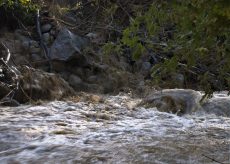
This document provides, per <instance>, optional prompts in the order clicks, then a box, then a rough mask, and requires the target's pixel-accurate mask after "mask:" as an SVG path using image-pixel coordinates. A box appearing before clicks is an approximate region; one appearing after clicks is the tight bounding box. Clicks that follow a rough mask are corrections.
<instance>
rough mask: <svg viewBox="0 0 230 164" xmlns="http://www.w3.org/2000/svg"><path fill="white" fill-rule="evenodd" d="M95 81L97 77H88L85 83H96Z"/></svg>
mask: <svg viewBox="0 0 230 164" xmlns="http://www.w3.org/2000/svg"><path fill="white" fill-rule="evenodd" d="M97 79H98V77H97V76H95V75H92V76H90V77H89V78H88V79H87V81H88V82H89V83H96V82H97Z"/></svg>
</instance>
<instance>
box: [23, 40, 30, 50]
mask: <svg viewBox="0 0 230 164" xmlns="http://www.w3.org/2000/svg"><path fill="white" fill-rule="evenodd" d="M22 47H23V48H24V49H25V50H29V48H30V41H28V40H27V41H24V42H22Z"/></svg>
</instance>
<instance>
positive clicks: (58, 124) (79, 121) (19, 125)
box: [0, 95, 230, 164]
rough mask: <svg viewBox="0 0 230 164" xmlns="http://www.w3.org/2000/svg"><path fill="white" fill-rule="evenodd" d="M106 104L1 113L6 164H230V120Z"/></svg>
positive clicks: (121, 100)
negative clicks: (180, 115)
mask: <svg viewBox="0 0 230 164" xmlns="http://www.w3.org/2000/svg"><path fill="white" fill-rule="evenodd" d="M138 101H139V100H138V99H132V98H130V97H129V96H127V95H118V96H108V97H107V98H106V100H105V101H104V102H101V103H90V102H78V103H73V102H62V101H54V102H50V103H47V104H44V105H40V106H20V107H16V108H10V107H4V108H0V132H1V133H0V163H1V164H8V163H9V164H11V163H22V164H24V163H28V164H30V163H36V164H43V163H46V164H58V163H68V164H74V163H118V164H120V163H125V164H126V163H138V164H141V163H156V164H158V163H159V164H167V163H180V164H194V163H209V164H211V163H215V161H218V162H221V163H226V164H227V163H230V118H228V117H225V116H217V115H215V114H212V113H209V114H207V113H206V114H201V113H194V114H191V115H185V116H183V117H179V116H176V115H174V114H170V113H164V112H158V111H157V110H156V108H144V107H136V108H130V104H134V105H135V103H137V102H138Z"/></svg>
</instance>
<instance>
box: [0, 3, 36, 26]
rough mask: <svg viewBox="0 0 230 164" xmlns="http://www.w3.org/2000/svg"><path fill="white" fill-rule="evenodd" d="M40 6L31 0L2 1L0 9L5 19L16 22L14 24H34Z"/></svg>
mask: <svg viewBox="0 0 230 164" xmlns="http://www.w3.org/2000/svg"><path fill="white" fill-rule="evenodd" d="M37 8H38V5H35V4H34V3H32V2H31V0H0V9H1V12H2V13H3V16H4V17H6V18H5V19H11V20H15V19H16V21H17V22H12V23H19V21H20V23H25V24H33V22H34V19H33V17H34V14H35V11H36V10H37Z"/></svg>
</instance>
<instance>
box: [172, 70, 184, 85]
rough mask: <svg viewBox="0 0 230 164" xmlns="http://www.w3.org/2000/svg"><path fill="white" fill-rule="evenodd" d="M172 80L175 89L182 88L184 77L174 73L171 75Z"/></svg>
mask: <svg viewBox="0 0 230 164" xmlns="http://www.w3.org/2000/svg"><path fill="white" fill-rule="evenodd" d="M172 80H173V82H174V85H175V87H177V88H183V87H184V81H185V80H184V75H183V74H180V73H176V74H173V75H172Z"/></svg>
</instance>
